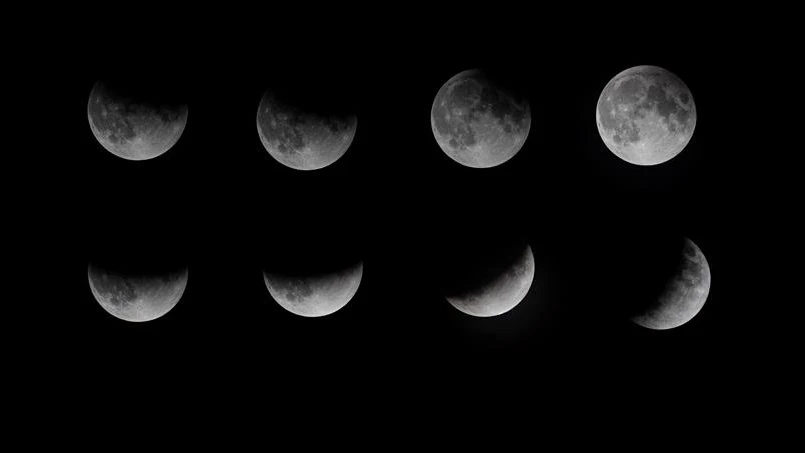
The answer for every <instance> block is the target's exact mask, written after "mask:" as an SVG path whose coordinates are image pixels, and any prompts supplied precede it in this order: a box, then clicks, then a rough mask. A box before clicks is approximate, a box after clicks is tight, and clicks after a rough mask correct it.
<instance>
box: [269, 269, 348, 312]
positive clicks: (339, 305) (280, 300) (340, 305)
mask: <svg viewBox="0 0 805 453" xmlns="http://www.w3.org/2000/svg"><path fill="white" fill-rule="evenodd" d="M344 269H345V270H346V275H347V277H346V278H349V279H350V281H349V285H350V288H348V289H346V292H345V294H343V295H342V296H343V297H344V300H343V301H337V303H334V304H332V305H331V306H330V307H329V308H332V307H335V308H333V309H332V310H330V309H328V310H327V311H322V312H316V313H311V312H307V313H304V312H300V311H296V310H293V309H292V307H293V304H292V303H290V302H288V301H287V299H286V298H284V297H282V296H281V295H280V294H279V293H278V292H277V290H276V289H275V288H274V287H273V285H272V283H271V280H272V277H274V278H276V276H271V277H270V274H269V273H268V272H266V271H263V283H264V284H265V286H266V289H267V290H268V293H269V294H270V295H271V298H272V299H273V300H274V302H276V303H277V305H279V306H280V307H282V308H283V309H285V310H286V311H288V312H289V313H292V314H294V315H297V316H301V317H303V318H322V317H326V316H329V315H332V314H333V313H335V312H337V311H339V310H341V309H343V308H344V307H346V306H347V304H349V302H350V301H352V299H353V298H354V297H355V295H356V294H357V293H358V290H359V289H360V286H361V282H362V281H363V261H359V262H358V263H357V264H355V265H353V266H348V267H346V268H344ZM335 274H338V271H336V272H332V273H330V274H327V276H326V277H323V278H320V279H319V280H320V282H321V281H323V280H324V279H326V278H332V277H333V276H334V275H335ZM286 278H287V277H286ZM315 296H319V295H318V294H316V295H315ZM311 297H313V296H311ZM319 302H321V300H319Z"/></svg>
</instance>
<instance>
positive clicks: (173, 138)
mask: <svg viewBox="0 0 805 453" xmlns="http://www.w3.org/2000/svg"><path fill="white" fill-rule="evenodd" d="M87 117H88V118H89V125H90V128H91V129H92V133H93V134H94V135H95V138H96V139H97V140H98V142H99V143H100V144H101V145H103V147H104V148H106V150H108V151H109V152H111V153H112V154H114V155H116V156H119V157H122V158H123V159H128V160H145V159H152V158H154V157H157V156H160V155H162V154H164V153H165V152H166V151H168V150H169V149H170V148H171V147H172V146H173V145H175V144H176V142H177V141H178V140H179V138H180V137H181V135H182V132H183V131H184V128H185V124H186V123H187V106H186V105H180V106H169V105H154V104H153V103H151V102H144V101H143V100H141V99H137V97H136V96H134V97H127V96H125V95H123V94H120V93H119V92H114V91H113V90H110V89H108V88H107V86H106V85H105V84H103V83H101V82H98V83H96V84H95V86H94V87H93V88H92V92H91V93H90V96H89V104H88V106H87Z"/></svg>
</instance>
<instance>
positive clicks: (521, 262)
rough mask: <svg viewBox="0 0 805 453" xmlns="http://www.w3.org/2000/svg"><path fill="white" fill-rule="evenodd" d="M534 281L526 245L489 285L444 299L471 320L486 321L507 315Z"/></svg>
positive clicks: (531, 255) (530, 252) (528, 249)
mask: <svg viewBox="0 0 805 453" xmlns="http://www.w3.org/2000/svg"><path fill="white" fill-rule="evenodd" d="M533 281H534V254H533V253H532V251H531V246H530V245H526V246H525V247H524V248H523V251H522V253H521V254H520V256H518V257H517V259H516V260H515V261H514V262H513V263H512V264H511V265H510V266H509V268H508V269H506V270H505V271H503V272H501V273H500V274H499V275H497V276H496V277H495V278H494V279H492V280H491V281H490V282H488V283H486V284H485V285H483V286H482V287H480V288H476V289H474V290H472V291H468V292H465V293H463V294H459V295H453V296H446V299H447V301H448V302H450V305H452V306H453V307H455V308H456V309H458V310H459V311H461V312H462V313H466V314H468V315H471V316H478V317H490V316H498V315H501V314H503V313H506V312H508V311H509V310H511V309H513V308H514V307H516V306H517V304H519V303H520V302H521V301H522V300H523V299H524V298H525V296H526V294H528V291H529V290H530V289H531V283H532V282H533Z"/></svg>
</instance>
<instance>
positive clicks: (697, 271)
mask: <svg viewBox="0 0 805 453" xmlns="http://www.w3.org/2000/svg"><path fill="white" fill-rule="evenodd" d="M710 280H711V277H710V266H709V265H708V263H707V259H706V258H705V256H704V253H702V251H701V250H700V249H699V247H698V246H696V244H694V243H693V241H691V240H690V239H686V240H685V245H684V248H683V253H682V257H681V259H680V265H679V268H678V270H677V272H676V273H675V274H674V275H673V276H672V277H671V278H670V279H669V281H668V283H667V284H666V286H665V289H664V291H663V293H662V294H661V295H660V297H659V298H658V299H657V300H656V301H655V302H654V303H652V304H651V305H650V306H649V307H648V308H647V309H646V310H644V311H643V312H641V313H639V314H638V315H636V316H633V317H632V318H631V319H632V321H633V322H634V323H635V324H637V325H639V326H642V327H645V328H648V329H653V330H666V329H673V328H674V327H679V326H681V325H682V324H685V323H686V322H688V321H690V320H691V319H693V317H694V316H696V315H697V314H698V313H699V311H700V310H701V309H702V307H703V306H704V303H705V302H706V301H707V296H708V294H709V293H710Z"/></svg>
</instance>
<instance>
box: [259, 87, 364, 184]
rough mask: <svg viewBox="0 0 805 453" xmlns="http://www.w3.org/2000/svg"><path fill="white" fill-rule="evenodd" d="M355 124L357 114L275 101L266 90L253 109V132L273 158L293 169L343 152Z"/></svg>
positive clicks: (330, 159) (308, 166) (317, 163)
mask: <svg viewBox="0 0 805 453" xmlns="http://www.w3.org/2000/svg"><path fill="white" fill-rule="evenodd" d="M357 127H358V117H357V115H349V116H343V115H341V116H334V115H318V114H315V113H313V112H306V111H300V110H299V109H296V108H294V107H292V106H289V105H285V104H283V103H281V102H279V101H278V100H277V99H276V98H275V97H274V96H273V95H272V94H271V93H270V92H267V93H266V94H265V95H263V97H262V99H261V100H260V106H259V108H258V110H257V133H258V134H259V135H260V141H261V142H262V143H263V146H264V147H265V149H266V151H268V153H269V154H270V155H271V157H273V158H274V159H276V160H277V162H279V163H281V164H283V165H285V166H288V167H290V168H294V169H297V170H317V169H319V168H323V167H326V166H328V165H330V164H332V163H333V162H335V161H337V160H338V159H340V158H341V156H343V155H344V153H346V152H347V149H349V146H350V145H351V144H352V140H353V139H354V138H355V131H356V129H357Z"/></svg>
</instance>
